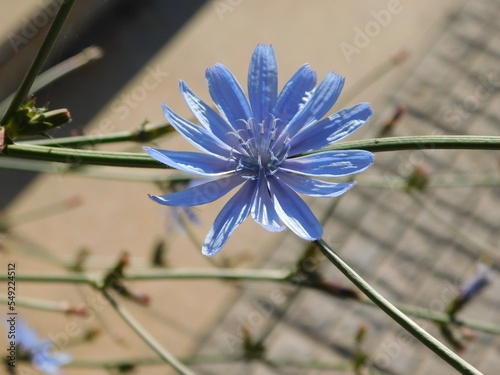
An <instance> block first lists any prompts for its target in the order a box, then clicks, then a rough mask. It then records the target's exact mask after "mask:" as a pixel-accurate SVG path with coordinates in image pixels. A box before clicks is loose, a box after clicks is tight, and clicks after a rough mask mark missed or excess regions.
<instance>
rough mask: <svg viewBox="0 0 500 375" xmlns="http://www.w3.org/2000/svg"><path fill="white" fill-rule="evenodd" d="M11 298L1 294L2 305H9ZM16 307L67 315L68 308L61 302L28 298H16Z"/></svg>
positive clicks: (0, 301)
mask: <svg viewBox="0 0 500 375" xmlns="http://www.w3.org/2000/svg"><path fill="white" fill-rule="evenodd" d="M8 302H9V298H8V297H7V295H4V294H0V303H1V304H7V303H8ZM16 306H23V307H26V308H31V309H37V310H44V311H52V312H62V313H65V314H66V313H67V312H68V308H67V306H64V305H63V304H61V303H60V302H53V301H46V300H42V299H38V298H27V297H16Z"/></svg>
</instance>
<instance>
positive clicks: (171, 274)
mask: <svg viewBox="0 0 500 375" xmlns="http://www.w3.org/2000/svg"><path fill="white" fill-rule="evenodd" d="M288 275H289V272H288V271H283V270H260V269H228V268H206V269H189V268H183V269H165V270H158V271H150V272H144V273H130V272H129V273H126V274H124V275H123V280H168V279H190V280H191V279H192V280H194V279H219V280H259V281H285V280H286V278H287V277H288ZM100 278H102V275H101V274H100V273H99V274H97V273H74V274H69V275H26V274H24V275H17V276H16V280H17V281H22V282H55V283H58V282H67V283H76V284H80V283H88V282H90V281H91V280H99V279H100ZM7 280H8V277H7V275H0V281H7Z"/></svg>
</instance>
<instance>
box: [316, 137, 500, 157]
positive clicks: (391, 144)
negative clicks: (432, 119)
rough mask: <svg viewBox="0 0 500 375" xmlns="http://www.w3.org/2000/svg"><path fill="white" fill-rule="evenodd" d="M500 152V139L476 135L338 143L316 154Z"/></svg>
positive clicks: (392, 138)
mask: <svg viewBox="0 0 500 375" xmlns="http://www.w3.org/2000/svg"><path fill="white" fill-rule="evenodd" d="M433 149H436V150H437V149H455V150H500V137H498V136H476V135H423V136H407V137H385V138H374V139H364V140H359V141H349V142H341V143H336V144H334V145H332V146H329V147H325V148H323V149H321V150H318V151H315V152H310V153H311V154H312V153H316V152H321V151H329V150H367V151H371V152H383V151H406V150H433Z"/></svg>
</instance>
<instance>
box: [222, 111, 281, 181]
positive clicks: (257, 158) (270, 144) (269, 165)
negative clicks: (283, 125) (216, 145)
mask: <svg viewBox="0 0 500 375" xmlns="http://www.w3.org/2000/svg"><path fill="white" fill-rule="evenodd" d="M241 121H243V122H244V123H245V129H240V130H238V131H237V132H235V133H234V135H235V136H236V137H237V138H238V141H239V146H238V147H236V148H234V149H233V150H232V152H231V158H232V159H233V160H236V161H237V162H238V167H237V168H236V173H238V174H239V175H240V176H241V177H243V178H248V179H257V178H259V176H262V175H265V176H270V175H273V174H275V173H276V171H277V170H278V168H279V166H280V165H281V163H282V162H283V161H284V160H285V159H286V157H287V155H288V150H289V148H290V146H289V145H288V143H289V142H288V139H286V140H285V141H284V142H282V143H281V144H277V143H276V139H277V135H279V134H277V130H278V126H277V124H278V122H279V120H278V119H275V118H272V117H270V116H269V117H268V118H266V119H265V120H264V121H262V122H261V123H259V124H256V123H255V121H254V119H249V120H248V121H244V120H241ZM280 138H282V137H280Z"/></svg>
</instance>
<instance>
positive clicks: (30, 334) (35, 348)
mask: <svg viewBox="0 0 500 375" xmlns="http://www.w3.org/2000/svg"><path fill="white" fill-rule="evenodd" d="M16 343H17V346H18V356H19V358H26V359H28V360H29V361H31V363H32V364H33V366H34V367H35V368H36V369H37V370H40V371H42V372H44V373H46V374H50V375H57V374H60V373H61V371H60V367H61V366H63V365H66V364H68V363H70V362H71V361H72V358H71V356H70V355H69V354H67V353H56V352H54V346H53V344H52V342H51V341H50V340H48V339H45V340H44V339H40V338H38V335H37V334H36V332H35V331H34V330H33V329H31V328H29V327H28V326H27V325H26V323H25V321H24V320H23V319H18V320H17V322H16Z"/></svg>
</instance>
